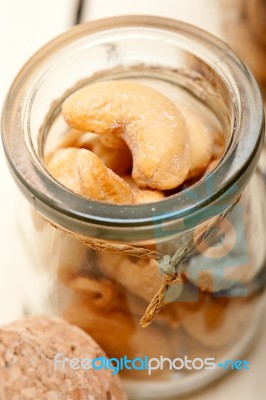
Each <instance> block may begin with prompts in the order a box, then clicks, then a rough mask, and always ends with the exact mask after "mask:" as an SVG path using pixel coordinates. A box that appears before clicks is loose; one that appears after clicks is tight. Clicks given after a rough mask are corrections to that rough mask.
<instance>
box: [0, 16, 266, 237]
mask: <svg viewBox="0 0 266 400" xmlns="http://www.w3.org/2000/svg"><path fill="white" fill-rule="evenodd" d="M141 32H143V35H146V36H147V37H149V36H151V37H152V35H154V37H155V36H156V35H157V36H156V38H157V39H158V38H160V37H161V38H162V41H163V40H168V42H167V43H170V42H171V41H173V42H174V40H176V43H177V45H178V43H179V42H180V47H181V48H182V51H186V53H187V54H188V55H189V54H190V55H191V54H193V56H194V59H193V63H192V61H191V60H190V58H189V57H188V56H187V58H186V60H188V61H187V62H191V63H192V64H191V65H192V66H195V68H196V70H191V71H190V73H191V76H192V77H193V76H194V77H193V80H190V81H189V85H190V86H191V85H193V82H194V83H195V87H194V89H195V91H196V92H197V93H196V94H197V96H199V98H201V100H202V101H204V102H205V103H206V104H208V106H210V107H211V108H212V109H215V111H217V112H218V113H220V115H219V118H220V120H221V123H223V124H224V126H226V125H227V130H228V145H227V149H226V152H225V154H224V156H223V159H222V160H221V162H220V164H219V165H218V166H217V167H216V169H215V170H214V171H213V172H212V173H211V174H209V175H208V176H206V177H205V178H204V179H201V180H200V181H198V182H197V183H196V184H194V185H193V186H192V187H191V188H188V189H185V190H183V191H181V192H179V193H177V194H175V195H172V196H170V197H167V198H166V199H164V200H162V201H159V202H156V203H149V204H143V205H114V204H105V203H101V202H97V201H92V200H89V199H87V198H83V197H81V196H79V195H77V194H75V193H73V192H71V191H69V190H68V189H66V188H64V187H63V186H62V185H60V184H59V183H58V182H56V181H55V180H54V179H53V178H52V177H51V176H50V175H49V173H48V172H47V171H46V169H45V168H44V166H43V165H42V163H41V161H40V159H39V156H38V154H37V151H36V146H37V144H36V143H37V142H36V141H37V139H36V140H35V141H34V140H33V138H32V131H33V126H31V120H30V119H31V116H32V109H33V107H34V105H35V103H36V101H37V99H38V101H39V102H40V104H41V100H40V94H39V93H40V92H39V90H38V85H40V84H41V83H42V82H43V81H44V80H45V79H46V77H47V76H49V74H52V73H53V67H54V65H57V64H58V65H59V64H60V62H61V60H62V59H64V57H66V49H67V51H68V52H71V51H74V52H76V53H75V54H78V49H79V48H80V49H82V48H84V46H85V45H86V46H87V45H88V46H90V40H91V38H92V39H93V40H94V41H96V42H97V40H98V41H99V40H102V37H106V38H108V37H109V36H110V35H111V36H112V35H114V36H116V35H123V34H124V37H125V38H126V39H128V38H131V37H134V38H135V37H137V36H138V35H139V36H140V33H141ZM98 34H101V35H103V36H97V35H98ZM167 35H169V36H167ZM109 42H110V41H109ZM158 43H159V42H158ZM91 46H93V45H91ZM191 59H192V58H191ZM195 60H197V61H195ZM191 65H190V66H191ZM180 71H181V69H180V70H179V73H180ZM181 72H182V71H181ZM187 72H188V71H185V73H184V71H183V72H182V73H183V77H184V78H185V77H186V76H187V75H186V74H187ZM172 73H173V70H172ZM211 74H212V75H211ZM210 75H211V78H210ZM200 79H202V82H201V83H200V85H203V86H200V85H199V84H198V82H199V80H200ZM204 79H206V80H209V88H210V87H211V88H212V89H213V92H212V94H210V93H208V87H206V88H205V89H206V91H204ZM58 82H59V81H58ZM199 88H200V89H199ZM192 89H193V88H192ZM200 90H201V91H200ZM215 90H217V93H218V92H219V91H220V92H219V93H220V94H221V93H222V94H221V98H220V99H219V98H218V95H217V99H216V100H217V104H216V103H215V102H216V100H215V97H214V96H215ZM61 94H62V92H61ZM38 96H39V98H38ZM222 97H223V102H224V104H225V106H226V107H227V110H225V109H224V110H221V107H219V101H220V102H221V101H222V100H221V99H222ZM263 127H264V117H263V106H262V99H261V95H260V92H259V89H258V86H257V84H256V82H255V80H254V78H253V76H252V74H251V73H250V71H249V70H248V68H247V67H246V66H245V65H244V64H243V63H242V62H241V60H240V59H239V58H238V57H237V56H236V55H235V54H234V53H233V51H232V50H231V49H230V48H229V47H228V46H227V45H226V44H225V43H224V42H222V41H221V40H219V39H217V38H215V37H214V36H212V35H211V34H209V33H206V32H204V31H203V30H201V29H199V28H195V27H193V26H191V25H189V24H186V23H183V22H180V21H176V20H171V19H166V18H161V17H150V16H123V17H115V18H106V19H102V20H98V21H93V22H88V23H85V24H82V25H79V26H76V27H74V28H72V29H71V30H69V31H68V32H66V33H64V34H62V35H61V36H59V37H57V38H55V39H54V40H52V41H51V42H49V43H48V44H47V45H45V46H44V47H43V48H42V49H40V50H39V51H38V52H37V53H36V54H35V55H33V57H32V58H31V59H30V60H29V61H28V62H27V64H26V65H25V66H24V67H23V68H22V70H21V71H20V72H19V74H18V75H17V77H16V79H15V81H14V82H13V84H12V86H11V88H10V91H9V93H8V95H7V98H6V101H5V104H4V107H3V114H2V138H3V143H4V149H5V153H6V156H7V160H8V163H9V166H10V168H11V171H12V173H13V176H14V177H15V180H16V182H17V184H18V186H19V187H20V189H21V190H22V191H23V193H24V194H25V196H26V197H27V198H28V200H29V201H30V202H31V203H32V204H33V205H34V207H35V208H36V209H37V211H38V212H40V213H41V214H42V215H44V216H45V217H46V218H47V219H49V220H50V221H52V222H54V223H55V224H58V225H60V226H62V227H64V228H66V229H69V230H74V231H77V232H79V233H82V234H83V233H84V234H88V233H90V234H92V235H94V234H96V235H97V236H99V233H100V235H101V236H102V237H106V238H112V239H117V240H128V238H127V237H126V236H127V235H125V231H127V232H129V234H130V237H131V238H132V239H133V240H135V239H136V240H137V239H138V238H141V239H144V238H148V237H149V235H150V233H151V231H152V230H153V229H154V227H155V226H161V224H164V226H166V225H167V224H168V223H169V224H170V225H169V226H171V223H172V222H174V221H175V222H176V221H177V220H178V221H179V222H180V223H181V221H182V220H183V219H184V218H185V219H187V218H190V223H191V226H192V225H193V223H195V224H198V221H199V220H203V219H204V218H208V217H210V216H212V215H215V214H217V213H219V212H222V211H223V209H225V208H227V207H228V206H229V205H230V204H231V202H232V201H233V200H234V199H235V198H236V197H237V196H239V193H241V192H242V190H243V189H244V187H245V185H246V184H247V182H248V181H249V179H250V177H251V175H252V173H253V172H254V169H255V168H256V165H257V162H258V159H259V156H260V153H261V150H262V145H263ZM210 206H213V210H212V211H211V212H210ZM217 207H218V208H217ZM195 216H197V217H196V219H195ZM193 221H194V222H193ZM180 226H181V225H180ZM130 227H135V228H136V227H137V228H138V229H137V230H136V233H135V234H133V232H132V230H130V229H129V228H130Z"/></svg>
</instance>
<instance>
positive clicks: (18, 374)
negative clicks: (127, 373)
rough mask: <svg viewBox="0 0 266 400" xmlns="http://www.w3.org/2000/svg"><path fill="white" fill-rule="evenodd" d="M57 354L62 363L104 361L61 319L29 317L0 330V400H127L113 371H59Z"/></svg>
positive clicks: (97, 350)
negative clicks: (84, 360)
mask: <svg viewBox="0 0 266 400" xmlns="http://www.w3.org/2000/svg"><path fill="white" fill-rule="evenodd" d="M57 354H60V356H59V359H61V360H62V359H63V357H68V358H69V359H71V360H73V359H84V358H86V359H90V360H92V359H94V358H97V357H101V356H103V357H105V353H104V352H103V350H102V349H101V348H100V347H99V345H98V344H97V343H96V342H95V341H94V340H93V339H92V338H91V337H90V336H89V335H87V334H86V333H85V332H83V331H82V330H81V329H79V328H78V327H76V326H74V325H71V324H69V323H67V322H65V321H63V320H62V319H58V318H48V317H42V316H35V317H28V318H25V319H22V320H20V321H18V322H15V323H12V324H10V325H6V326H4V327H2V328H0V399H3V400H4V399H5V400H11V399H12V400H29V399H38V400H125V399H126V395H125V394H124V392H123V390H122V388H121V385H120V381H119V378H118V377H117V375H113V374H112V371H110V370H108V369H100V370H96V369H84V368H83V367H81V368H79V369H73V365H72V366H71V365H70V363H65V365H64V368H62V364H61V362H59V363H58V364H57V365H55V356H56V355H57ZM74 364H75V362H74ZM80 365H81V364H80Z"/></svg>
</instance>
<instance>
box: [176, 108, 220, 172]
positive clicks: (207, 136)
mask: <svg viewBox="0 0 266 400" xmlns="http://www.w3.org/2000/svg"><path fill="white" fill-rule="evenodd" d="M181 111H182V114H183V116H184V118H185V120H186V123H187V127H188V130H189V136H190V168H189V173H188V176H187V179H191V178H195V177H197V176H199V175H201V174H202V173H203V172H204V171H205V169H206V168H207V166H208V165H209V163H210V161H211V158H212V153H213V144H214V139H213V135H212V132H211V131H210V128H209V127H208V126H207V125H206V123H205V122H204V120H203V119H202V118H200V117H199V116H197V115H195V113H193V112H192V111H191V110H188V109H187V108H181Z"/></svg>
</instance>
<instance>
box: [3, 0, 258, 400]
mask: <svg viewBox="0 0 266 400" xmlns="http://www.w3.org/2000/svg"><path fill="white" fill-rule="evenodd" d="M263 2H264V5H265V3H266V1H265V0H258V1H257V0H186V1H182V0H84V1H82V0H56V1H54V0H46V1H45V2H44V1H41V0H10V1H5V0H0V54H1V62H0V88H1V90H0V105H1V106H2V104H3V102H4V98H5V95H6V93H7V90H8V87H9V86H10V84H11V82H12V80H13V79H14V77H15V75H16V73H17V72H18V70H19V69H20V68H21V66H22V65H23V64H24V63H25V62H26V60H27V59H28V58H29V57H30V56H31V55H32V53H34V52H35V51H36V50H37V49H38V48H39V47H41V46H42V45H44V44H45V43H46V42H47V41H49V40H50V39H52V38H53V37H54V36H56V35H58V34H60V33H61V32H63V31H65V30H66V29H68V28H70V27H71V26H72V25H74V24H76V23H80V22H84V21H89V20H92V19H97V18H102V17H108V16H114V15H125V14H149V15H158V16H164V17H170V18H175V19H179V20H183V21H186V22H189V23H191V24H194V25H197V26H199V27H201V28H203V29H205V30H207V31H209V32H211V33H213V34H214V35H216V36H219V37H221V38H223V39H224V40H226V41H229V42H230V43H231V45H232V46H233V47H234V48H235V49H236V50H237V51H238V52H239V54H240V55H241V56H242V57H243V58H245V60H246V61H247V62H248V63H249V65H250V67H251V68H252V69H253V71H254V73H255V74H256V76H257V78H258V80H259V82H260V84H261V87H262V89H264V82H265V76H266V72H265V71H266V67H265V65H266V54H265V53H266V51H265V48H266V39H265V38H266V30H265V25H266V13H263V12H260V8H258V7H259V6H258V4H259V5H260V4H261V3H263ZM244 3H245V4H244ZM250 5H253V6H252V7H251V8H249V7H250ZM256 7H257V8H256ZM265 9H266V6H264V8H263V10H264V11H265ZM0 193H1V207H0V246H1V247H0V249H1V259H0V303H1V306H0V323H6V322H9V321H12V320H14V319H16V318H19V317H20V316H21V315H22V314H23V313H24V312H25V311H26V310H27V304H29V302H32V301H35V299H34V293H35V291H34V290H36V288H35V277H34V276H32V277H31V279H29V277H28V276H25V273H24V269H23V265H24V264H25V259H24V258H25V256H24V252H23V249H22V247H21V243H20V241H19V239H18V238H19V233H18V232H17V229H16V223H15V218H16V214H15V210H16V201H17V189H16V187H15V185H14V183H13V181H12V178H11V176H10V175H9V172H8V170H7V166H6V163H5V160H4V156H3V150H2V147H1V146H0ZM36 281H37V279H36ZM265 333H266V328H265ZM265 359H266V341H265V340H264V338H263V337H262V338H261V340H260V343H258V346H257V348H256V351H255V352H254V353H253V354H252V355H251V356H250V357H249V361H250V363H251V371H249V372H248V373H247V372H245V371H241V372H238V373H237V374H234V373H232V374H231V376H230V377H229V379H227V380H226V381H224V382H222V383H220V384H218V385H216V386H214V387H212V388H210V389H208V390H207V391H206V392H205V393H204V394H202V395H197V396H195V397H193V400H194V399H195V400H196V399H197V400H199V399H204V400H208V399H212V400H213V399H215V400H224V399H230V400H231V399H237V398H240V397H241V399H243V400H251V399H254V400H264V399H265V398H266V382H265V379H264V368H265V365H266V364H265ZM191 399H192V398H191Z"/></svg>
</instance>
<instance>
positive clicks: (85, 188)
mask: <svg viewBox="0 0 266 400" xmlns="http://www.w3.org/2000/svg"><path fill="white" fill-rule="evenodd" d="M76 165H77V169H78V174H79V178H80V193H81V194H82V195H83V196H86V197H89V198H90V199H94V200H100V201H106V202H108V203H116V204H126V203H128V204H130V203H133V202H134V196H133V193H132V191H131V189H130V187H129V186H128V184H127V183H126V182H125V181H124V180H123V179H122V178H120V177H119V176H118V175H116V174H115V173H114V172H113V171H112V170H110V169H108V168H106V167H105V166H104V164H103V163H102V161H101V160H100V159H99V158H98V157H97V156H96V155H95V154H93V153H92V152H90V151H88V150H85V149H81V150H79V151H78V153H77V155H76Z"/></svg>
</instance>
